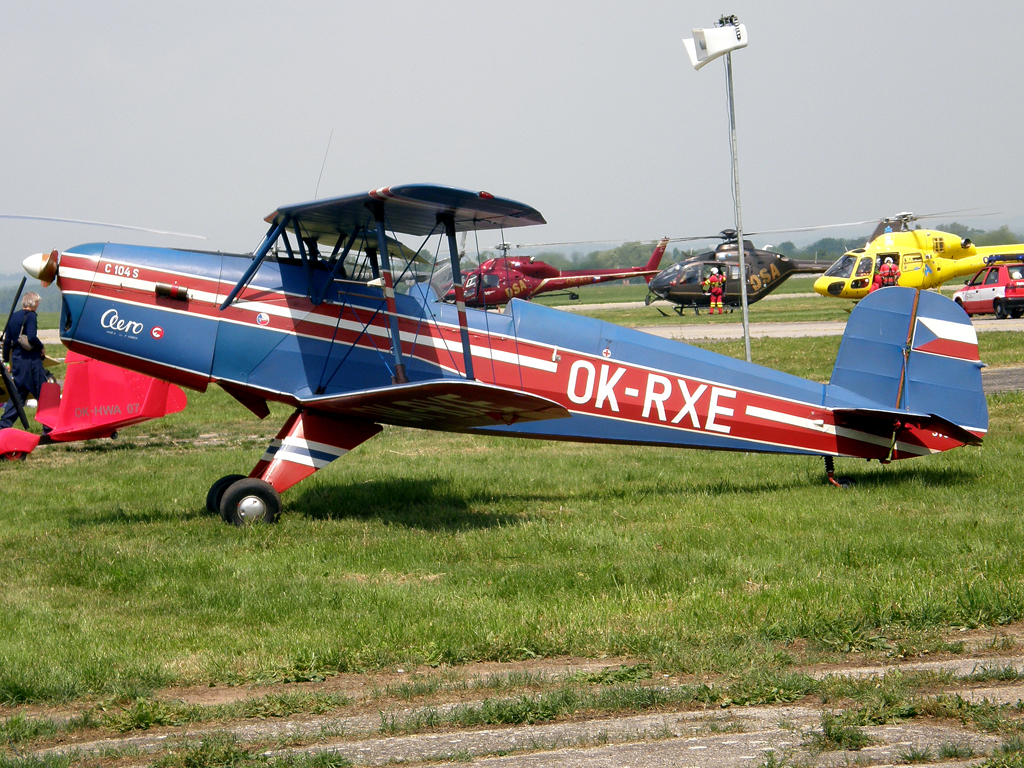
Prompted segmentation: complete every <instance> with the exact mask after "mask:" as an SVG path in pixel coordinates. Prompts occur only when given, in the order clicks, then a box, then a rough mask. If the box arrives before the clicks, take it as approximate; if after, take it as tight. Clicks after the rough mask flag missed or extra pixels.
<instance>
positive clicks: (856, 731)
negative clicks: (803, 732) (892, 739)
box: [804, 712, 875, 752]
mask: <svg viewBox="0 0 1024 768" xmlns="http://www.w3.org/2000/svg"><path fill="white" fill-rule="evenodd" d="M844 715H845V713H844V714H841V715H837V714H835V713H833V712H823V713H822V714H821V732H820V733H819V732H817V731H815V732H813V733H811V734H810V737H809V738H808V739H807V741H805V742H804V746H805V747H808V748H809V749H811V750H813V751H815V752H835V751H837V750H846V751H849V752H856V751H858V750H861V749H864V747H868V746H871V745H872V744H874V743H875V742H874V739H872V738H871V737H870V736H868V735H867V734H866V733H864V731H862V730H861V729H860V728H859V727H857V726H856V725H850V724H849V723H848V722H847V721H846V719H845V717H844Z"/></svg>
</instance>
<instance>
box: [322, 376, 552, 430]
mask: <svg viewBox="0 0 1024 768" xmlns="http://www.w3.org/2000/svg"><path fill="white" fill-rule="evenodd" d="M302 404H303V405H304V406H305V407H307V408H310V409H314V410H317V411H325V412H327V413H330V414H332V415H335V416H346V417H350V418H354V419H360V420H363V421H374V422H378V423H381V424H394V425H395V426H399V427H417V428H419V429H435V430H442V431H446V432H462V431H465V430H468V429H473V428H474V427H493V426H497V425H501V424H515V423H518V422H524V421H542V420H546V419H562V418H567V417H568V416H569V412H568V411H567V410H566V409H565V408H564V407H563V406H561V405H559V404H558V403H556V402H554V401H552V400H548V399H546V398H543V397H538V396H537V395H531V394H527V393H525V392H517V391H515V390H509V389H503V388H501V387H495V386H492V385H490V384H481V383H480V382H477V381H466V380H462V379H440V380H435V381H428V382H418V383H415V384H402V385H397V386H391V387H384V388H380V389H369V390H364V391H362V392H354V393H351V394H346V395H340V396H339V395H332V396H329V397H312V398H307V399H303V400H302Z"/></svg>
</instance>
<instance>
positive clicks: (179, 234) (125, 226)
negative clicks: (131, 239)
mask: <svg viewBox="0 0 1024 768" xmlns="http://www.w3.org/2000/svg"><path fill="white" fill-rule="evenodd" d="M0 219H24V220H26V221H56V222H59V223H61V224H87V225H88V226H91V227H113V228H114V229H133V230H135V231H136V232H149V233H151V234H154V235H171V236H172V237H191V238H194V239H196V240H205V239H206V237H205V236H204V235H189V234H187V233H185V232H168V231H167V230H164V229H149V228H147V227H133V226H130V225H128V224H111V223H110V222H106V221H86V220H85V219H61V218H57V217H55V216H19V215H15V214H7V213H0Z"/></svg>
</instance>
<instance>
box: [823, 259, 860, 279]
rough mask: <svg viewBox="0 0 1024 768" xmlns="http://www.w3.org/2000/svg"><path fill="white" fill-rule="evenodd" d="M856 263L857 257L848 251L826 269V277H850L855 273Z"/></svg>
mask: <svg viewBox="0 0 1024 768" xmlns="http://www.w3.org/2000/svg"><path fill="white" fill-rule="evenodd" d="M856 264H857V257H856V256H854V255H852V254H849V253H847V254H845V255H844V256H843V257H842V258H841V259H839V261H837V262H836V263H835V264H833V265H832V266H831V267H829V268H828V269H826V270H825V277H849V276H850V275H852V274H853V268H854V266H855V265H856Z"/></svg>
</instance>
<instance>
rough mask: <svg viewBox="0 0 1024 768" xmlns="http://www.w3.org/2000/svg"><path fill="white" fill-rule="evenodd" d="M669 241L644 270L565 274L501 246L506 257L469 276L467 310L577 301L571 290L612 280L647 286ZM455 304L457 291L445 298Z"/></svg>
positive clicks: (657, 268)
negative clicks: (550, 296) (550, 298)
mask: <svg viewBox="0 0 1024 768" xmlns="http://www.w3.org/2000/svg"><path fill="white" fill-rule="evenodd" d="M668 240H669V239H668V238H667V237H666V238H662V239H661V240H660V241H659V242H658V245H657V247H656V248H655V249H654V253H652V254H651V258H650V259H648V261H647V263H646V264H645V265H644V266H642V267H623V268H622V269H576V270H571V271H568V270H567V271H564V272H563V271H562V270H560V269H558V268H557V267H553V266H551V265H550V264H548V263H547V262H544V261H541V260H540V259H536V258H534V257H533V256H509V255H508V252H509V250H511V248H512V246H511V245H509V244H508V243H502V244H501V245H499V246H497V247H498V250H500V251H502V253H504V255H503V256H499V257H498V258H496V259H488V260H487V261H485V262H483V263H482V264H481V265H480V266H479V267H477V268H476V269H474V270H471V271H469V272H467V273H466V275H465V279H466V284H465V288H464V292H465V297H466V306H467V307H483V306H488V307H495V306H499V305H502V304H507V303H508V302H509V301H511V300H512V299H532V298H533V297H534V296H536V295H538V294H540V293H548V292H549V291H568V292H569V296H570V297H572V298H573V299H578V298H579V295H578V294H577V293H575V292H574V291H573V290H572V289H573V288H579V287H580V286H583V285H594V284H595V283H607V282H610V281H612V280H629V279H630V278H631V277H642V278H644V280H646V281H647V282H648V283H650V282H651V278H652V277H654V276H655V275H656V274H658V272H659V270H660V267H659V265H660V264H661V257H662V256H664V254H665V248H666V246H668ZM445 298H446V299H448V300H449V301H455V289H454V288H452V289H451V290H450V291H449V292H448V293H447V294H446V296H445Z"/></svg>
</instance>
